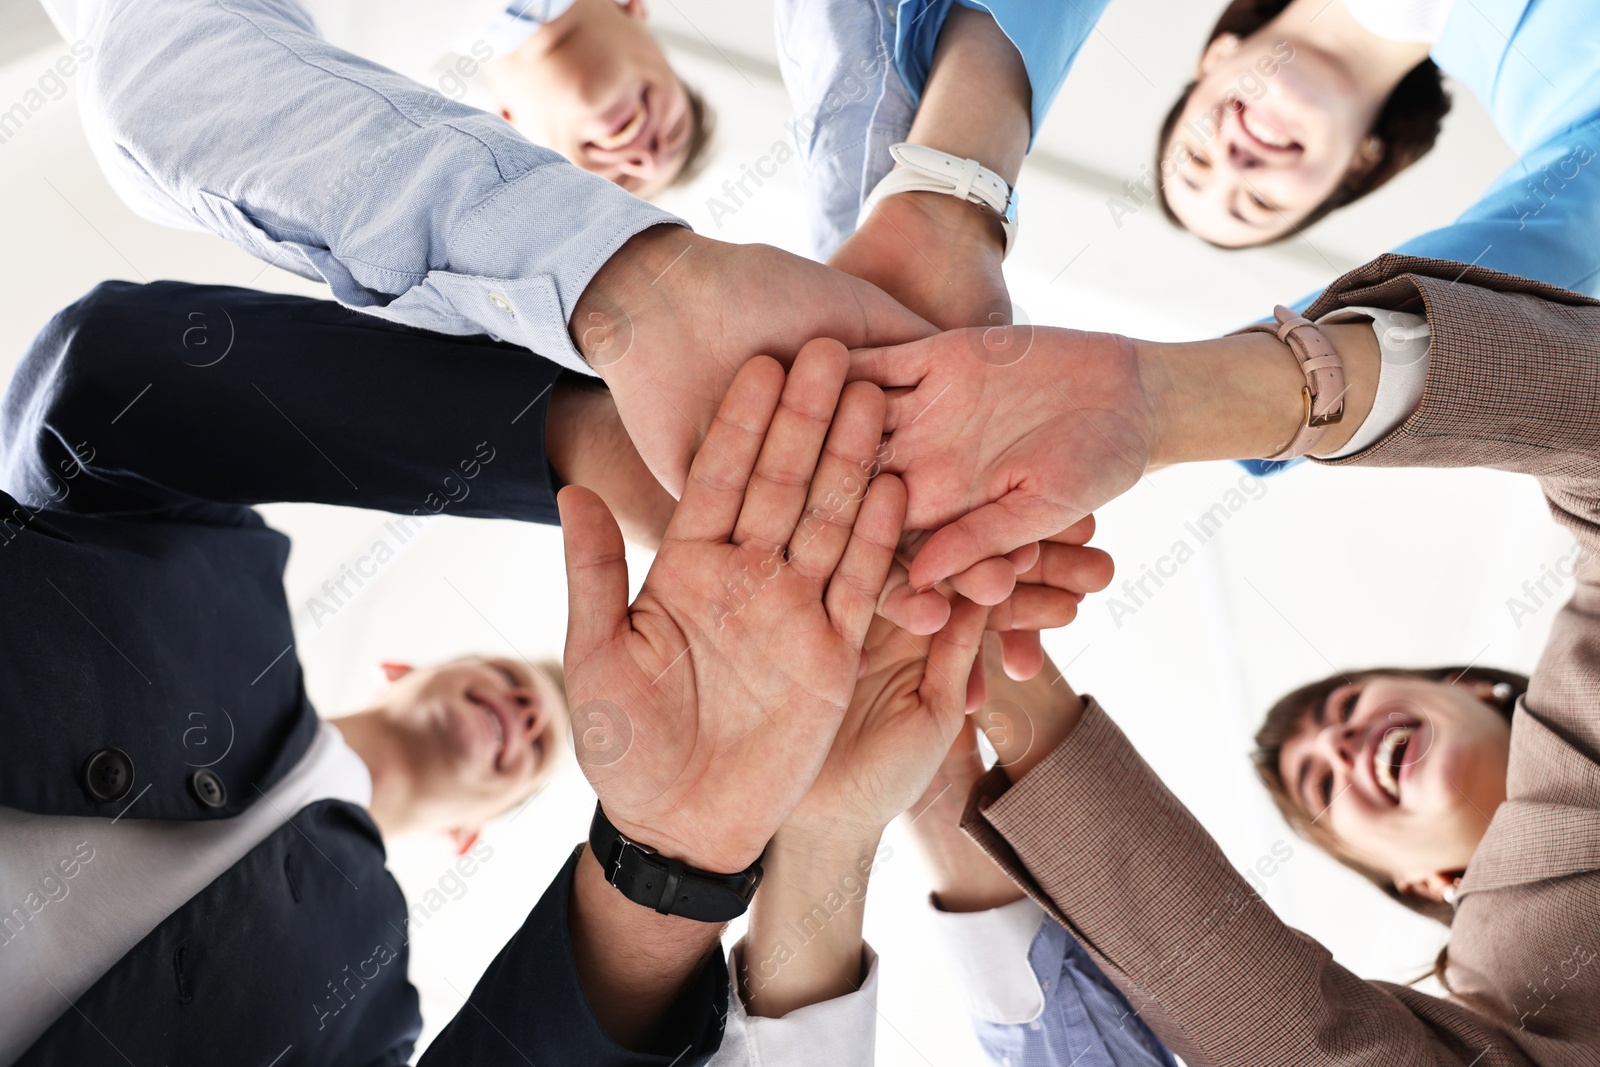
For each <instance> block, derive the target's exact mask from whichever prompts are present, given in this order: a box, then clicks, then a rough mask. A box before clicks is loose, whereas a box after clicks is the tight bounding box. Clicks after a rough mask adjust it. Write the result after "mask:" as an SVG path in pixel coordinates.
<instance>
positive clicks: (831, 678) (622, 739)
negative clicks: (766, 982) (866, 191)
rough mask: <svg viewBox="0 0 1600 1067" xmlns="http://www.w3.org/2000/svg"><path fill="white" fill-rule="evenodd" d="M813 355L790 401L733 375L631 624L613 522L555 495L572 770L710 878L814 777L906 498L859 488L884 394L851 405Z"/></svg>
mask: <svg viewBox="0 0 1600 1067" xmlns="http://www.w3.org/2000/svg"><path fill="white" fill-rule="evenodd" d="M808 352H809V353H814V355H802V356H801V357H800V358H799V359H798V360H797V361H796V365H795V369H794V371H793V372H792V374H791V375H790V376H789V379H788V383H787V385H786V386H785V385H784V384H783V383H784V377H783V374H782V371H781V369H780V368H779V367H778V366H777V365H776V364H775V363H773V362H772V361H771V360H766V359H761V360H756V361H752V362H751V363H750V364H749V365H748V366H747V367H745V368H744V369H743V370H741V372H740V373H739V375H738V376H737V378H736V379H735V381H734V383H733V384H732V386H731V387H730V389H729V392H728V395H727V397H726V399H725V400H724V402H723V405H722V407H721V409H720V411H719V412H718V418H717V422H716V424H715V426H714V427H713V428H712V431H711V433H710V435H709V436H708V437H707V439H706V447H705V448H704V449H703V450H702V451H701V453H700V455H699V456H698V457H697V458H696V460H695V463H694V467H693V469H692V471H691V474H690V479H689V485H688V488H687V489H686V491H685V493H684V496H683V499H682V501H681V503H680V504H679V507H678V509H677V511H676V513H675V514H674V515H673V518H672V521H671V523H670V524H669V526H668V529H667V534H666V537H665V539H664V541H663V543H662V547H661V550H660V552H659V553H658V554H657V556H656V559H655V562H654V564H653V565H652V566H651V569H650V574H649V576H648V577H647V578H646V579H645V583H644V587H643V589H642V590H641V592H640V594H639V596H638V598H637V599H636V600H635V601H634V603H633V605H632V608H631V609H629V607H628V605H627V567H626V564H625V562H624V561H623V559H622V541H621V536H620V534H619V533H618V532H617V529H616V524H615V522H614V521H613V520H612V519H611V517H610V514H609V512H607V511H606V510H605V507H604V505H603V504H601V503H600V501H599V499H598V497H595V496H594V495H593V494H592V493H589V492H588V491H587V490H584V489H580V488H576V487H569V488H568V489H565V490H563V491H562V497H561V506H562V525H563V529H564V533H565V538H566V544H567V557H568V560H567V566H568V574H569V595H570V598H571V618H570V621H569V629H568V637H567V652H566V667H567V683H568V689H569V692H570V694H571V699H572V704H573V721H574V734H575V743H576V748H577V753H578V759H579V763H580V765H581V766H582V768H583V771H584V773H585V775H587V776H588V778H589V780H590V782H591V784H592V785H593V786H594V788H595V791H596V792H597V793H598V794H599V795H600V798H601V801H602V803H603V805H604V806H605V809H606V812H607V814H608V816H609V817H610V818H611V821H612V822H613V823H614V824H615V825H616V826H617V828H618V829H619V830H620V831H622V832H623V833H624V834H625V835H627V836H629V837H633V838H635V839H637V840H640V841H642V842H644V843H646V844H648V845H650V846H652V847H654V848H656V849H657V850H659V851H661V852H663V853H666V854H668V855H670V856H673V857H674V858H677V859H681V860H684V861H685V862H689V863H692V864H695V865H698V866H702V867H707V868H711V869H718V870H728V871H734V870H740V869H742V868H744V867H745V866H747V865H748V864H749V863H750V862H752V861H753V860H754V859H755V858H756V857H757V856H759V855H760V853H761V851H762V849H763V848H764V847H765V845H766V843H767V841H768V840H769V839H770V838H771V836H772V834H773V833H774V832H775V831H776V829H777V827H778V826H779V825H781V824H782V822H783V820H784V818H785V817H786V816H787V815H788V813H789V811H790V810H791V809H792V808H793V806H794V805H795V803H796V802H798V800H799V799H800V797H801V796H802V795H803V794H804V793H805V790H806V788H807V786H808V785H809V783H810V782H811V779H812V778H813V777H814V776H815V774H816V772H817V769H818V767H819V766H820V765H821V763H822V761H823V759H824V757H825V756H826V754H827V751H828V748H829V744H830V742H831V739H832V737H833V734H834V732H835V730H836V729H837V728H838V724H839V722H840V719H841V718H842V717H843V715H844V712H845V709H846V707H847V706H848V704H849V701H850V695H851V691H852V688H853V686H854V684H855V678H856V673H857V669H858V666H859V663H860V654H861V646H862V641H863V639H864V638H865V635H866V632H867V627H868V623H869V622H870V620H871V617H872V611H873V605H874V603H875V602H876V599H877V596H878V593H879V590H880V589H881V587H882V584H883V580H884V575H885V574H886V573H887V571H888V567H889V563H890V560H891V558H892V555H893V550H894V545H895V542H896V540H897V539H898V537H899V533H900V519H901V516H902V514H903V511H904V492H903V488H902V487H901V486H900V484H899V482H898V481H897V480H896V479H895V478H893V477H892V476H889V477H886V478H881V479H879V480H878V481H875V482H874V483H873V484H872V487H871V489H870V490H867V489H866V483H865V480H864V479H863V478H862V477H861V468H862V466H863V464H865V463H867V462H869V461H870V458H871V456H872V453H873V450H874V449H875V447H876V445H877V442H878V438H879V433H880V429H881V426H882V415H883V398H882V394H881V393H879V392H878V391H877V390H876V389H874V388H873V387H871V386H860V387H858V386H851V387H849V388H847V389H845V390H844V395H843V397H842V399H841V398H840V386H841V384H842V382H843V379H844V374H845V369H846V365H847V356H846V354H845V352H844V351H843V349H842V348H840V347H839V346H837V345H831V346H830V345H829V344H828V343H827V342H819V343H818V344H817V345H814V346H812V347H811V349H809V350H808ZM780 389H781V390H782V406H781V408H779V409H778V410H777V413H776V414H774V409H775V408H778V392H779V390H780ZM836 401H837V404H838V408H837V412H835V402H836ZM830 417H831V419H832V427H831V430H830V427H829V420H830ZM769 422H770V430H769V428H768V427H769ZM825 434H826V435H827V450H826V452H825V453H823V451H822V446H823V436H824V435H825ZM763 437H765V443H763ZM758 451H759V453H760V455H759V459H758V458H757V452H758ZM819 454H821V456H822V458H821V460H820V461H819V460H818V456H819ZM852 485H853V486H855V487H856V488H855V489H854V490H853V491H851V489H850V487H851V486H852ZM808 487H809V488H808ZM863 494H864V499H863ZM830 498H831V501H830V506H829V507H828V508H827V514H828V518H829V521H827V522H825V523H822V524H820V525H819V526H817V527H808V526H806V525H803V524H802V525H800V526H798V527H797V523H798V522H799V520H800V518H801V516H802V515H807V516H809V515H811V514H813V513H814V509H815V508H819V507H823V506H824V501H827V500H829V499H830Z"/></svg>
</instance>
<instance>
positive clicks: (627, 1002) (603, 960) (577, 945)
mask: <svg viewBox="0 0 1600 1067" xmlns="http://www.w3.org/2000/svg"><path fill="white" fill-rule="evenodd" d="M570 914H571V934H572V954H573V959H574V961H575V962H576V964H577V969H578V977H579V980H580V981H581V982H582V984H583V992H584V996H585V997H586V999H587V1000H588V1002H589V1008H590V1010H591V1011H592V1012H593V1013H594V1017H595V1019H596V1021H598V1022H599V1024H600V1027H601V1029H603V1030H604V1031H605V1032H606V1034H607V1036H609V1037H610V1038H611V1039H612V1040H613V1041H615V1042H617V1044H619V1045H622V1046H623V1047H625V1048H630V1049H636V1050H639V1051H650V1052H658V1053H663V1054H667V1055H671V1054H673V1053H675V1052H677V1051H679V1050H678V1049H669V1048H667V1047H666V1046H665V1044H663V1043H662V1041H661V1040H660V1039H659V1037H658V1034H657V1031H658V1030H659V1029H660V1028H661V1026H662V1024H663V1022H664V1021H665V1020H666V1018H667V1015H668V1010H669V1009H670V1008H671V1007H672V1006H673V1003H674V1002H675V1001H676V1000H677V999H678V998H679V997H680V995H681V994H682V993H683V989H684V986H685V985H686V984H687V983H688V982H689V979H690V978H691V977H692V976H693V975H695V974H696V972H698V971H699V970H700V969H701V968H702V967H704V966H705V964H706V962H707V958H708V957H709V956H710V955H711V954H712V953H714V952H717V951H719V939H720V938H721V936H722V930H723V928H722V926H721V925H720V924H715V923H702V922H695V921H694V920H691V919H683V918H678V917H676V916H664V915H659V914H657V913H656V912H654V911H652V910H650V909H649V908H645V907H642V906H640V905H638V904H635V903H633V901H631V900H628V899H627V898H626V897H624V896H623V895H622V894H621V893H619V892H618V891H617V890H616V889H615V888H614V887H613V886H611V885H610V884H609V883H608V882H607V881H606V877H605V872H604V871H602V870H601V869H600V864H599V863H598V862H596V860H595V858H594V854H593V853H592V852H590V851H589V849H588V847H587V846H585V847H584V850H583V855H582V856H581V857H580V858H579V860H578V866H577V870H576V872H575V873H574V876H573V888H572V908H571V913H570Z"/></svg>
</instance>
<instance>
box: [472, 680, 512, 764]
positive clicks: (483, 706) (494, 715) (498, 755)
mask: <svg viewBox="0 0 1600 1067" xmlns="http://www.w3.org/2000/svg"><path fill="white" fill-rule="evenodd" d="M466 697H467V701H468V702H469V703H471V704H472V705H473V706H474V707H476V708H477V709H478V710H479V711H481V712H483V718H484V721H485V722H486V723H487V728H488V735H489V743H490V751H491V753H492V758H491V760H490V762H491V763H492V764H493V766H494V768H495V770H499V769H500V765H501V761H502V760H504V759H505V755H506V734H507V729H506V720H505V718H504V717H503V716H502V713H501V711H500V709H498V708H496V707H495V706H494V705H493V704H491V703H489V702H488V701H486V700H484V699H482V698H481V697H479V696H478V695H476V694H475V693H468V694H466Z"/></svg>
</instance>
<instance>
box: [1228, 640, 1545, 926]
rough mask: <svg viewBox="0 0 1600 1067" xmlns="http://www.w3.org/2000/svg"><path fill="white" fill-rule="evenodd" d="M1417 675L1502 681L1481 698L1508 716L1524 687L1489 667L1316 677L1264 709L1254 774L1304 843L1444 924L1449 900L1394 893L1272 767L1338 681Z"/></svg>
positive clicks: (1518, 677) (1522, 678) (1520, 679)
mask: <svg viewBox="0 0 1600 1067" xmlns="http://www.w3.org/2000/svg"><path fill="white" fill-rule="evenodd" d="M1385 676H1387V677H1400V678H1419V679H1421V680H1423V681H1427V682H1444V683H1448V684H1455V683H1460V682H1465V683H1467V684H1469V685H1470V684H1471V683H1473V682H1487V683H1489V684H1490V685H1497V684H1501V683H1504V684H1505V685H1506V686H1507V689H1506V690H1504V693H1505V695H1504V697H1501V696H1500V695H1496V696H1495V698H1494V699H1493V700H1490V701H1486V702H1485V703H1487V704H1489V706H1490V707H1492V708H1494V709H1495V710H1496V711H1498V712H1499V713H1500V714H1501V715H1504V716H1505V717H1506V718H1507V719H1508V720H1509V719H1510V718H1511V712H1512V709H1513V708H1514V707H1515V706H1516V702H1517V698H1518V697H1520V696H1521V695H1522V694H1523V693H1525V692H1527V690H1528V677H1527V675H1524V674H1517V673H1516V672H1514V671H1502V670H1496V669H1495V668H1492V667H1432V668H1425V669H1415V668H1403V667H1379V668H1375V669H1372V670H1365V671H1357V672H1353V673H1350V674H1337V675H1333V676H1332V677H1329V678H1323V679H1321V680H1320V681H1315V682H1311V683H1310V684H1308V685H1303V686H1301V687H1300V688H1299V689H1296V690H1295V691H1294V692H1292V693H1289V694H1288V695H1287V696H1285V697H1283V698H1282V699H1280V700H1279V701H1278V702H1277V703H1276V704H1274V705H1272V708H1271V709H1270V710H1269V711H1268V712H1267V718H1266V721H1265V722H1263V723H1262V724H1261V729H1259V730H1257V731H1256V750H1255V752H1254V753H1253V754H1252V757H1251V758H1252V760H1253V761H1254V763H1255V767H1256V774H1257V776H1258V777H1260V779H1261V782H1262V784H1263V785H1265V786H1266V787H1267V792H1268V793H1269V794H1271V795H1272V800H1273V803H1275V804H1277V806H1278V811H1279V812H1281V813H1282V814H1283V817H1284V820H1285V821H1286V822H1288V824H1289V825H1290V826H1291V827H1292V828H1293V829H1294V831H1295V832H1296V833H1298V834H1299V835H1300V836H1301V837H1303V838H1305V839H1306V840H1307V841H1310V842H1312V843H1313V844H1315V845H1318V846H1320V847H1321V848H1322V849H1323V850H1324V851H1326V852H1327V853H1328V854H1329V855H1331V856H1333V858H1334V859H1336V860H1338V861H1339V862H1340V863H1343V864H1344V865H1345V866H1346V867H1349V868H1350V869H1351V870H1353V871H1355V872H1356V873H1358V874H1360V875H1361V876H1362V877H1364V878H1366V879H1367V880H1368V881H1369V882H1371V883H1372V884H1373V885H1375V886H1377V887H1378V888H1379V889H1381V890H1383V891H1384V893H1386V894H1387V895H1388V896H1390V897H1391V898H1393V899H1394V900H1397V901H1399V902H1400V903H1401V904H1404V905H1405V906H1406V907H1408V908H1410V909H1411V910H1412V911H1414V912H1417V913H1418V914H1421V915H1426V916H1427V917H1428V918H1430V919H1435V920H1437V921H1439V922H1441V923H1444V924H1445V925H1446V926H1449V925H1450V920H1451V918H1452V917H1453V915H1454V913H1455V909H1454V908H1452V907H1451V906H1450V905H1449V904H1444V903H1441V902H1439V901H1433V900H1427V899H1424V898H1422V897H1416V896H1411V895H1408V894H1405V893H1402V892H1400V890H1399V889H1398V888H1396V887H1395V884H1394V880H1393V879H1392V878H1390V877H1389V876H1387V875H1386V874H1384V873H1383V872H1382V871H1379V870H1376V869H1374V868H1372V867H1368V866H1367V865H1366V864H1364V863H1362V862H1361V861H1360V860H1359V859H1357V858H1356V857H1355V855H1354V854H1353V853H1352V852H1351V851H1350V849H1349V848H1348V847H1347V846H1346V845H1345V844H1344V843H1343V842H1342V841H1340V840H1339V839H1338V838H1337V837H1335V836H1334V835H1333V833H1332V832H1330V831H1329V830H1328V829H1327V828H1326V827H1323V826H1321V825H1318V824H1317V823H1315V822H1313V821H1312V819H1311V817H1310V816H1308V815H1307V814H1306V812H1305V809H1303V808H1302V807H1301V806H1300V804H1299V803H1298V802H1297V801H1296V800H1295V798H1294V797H1293V796H1291V795H1290V793H1289V787H1288V784H1287V783H1286V782H1284V780H1283V775H1282V773H1281V772H1280V771H1279V769H1278V763H1279V759H1280V757H1281V756H1282V755H1283V746H1284V744H1285V743H1286V742H1287V741H1288V740H1289V739H1290V738H1291V737H1293V736H1294V735H1295V734H1297V733H1299V731H1300V728H1301V723H1302V722H1303V721H1304V719H1305V716H1306V714H1307V712H1310V711H1313V710H1314V709H1316V708H1320V707H1322V705H1323V704H1324V703H1325V702H1326V701H1327V699H1328V695H1329V694H1330V693H1332V692H1333V691H1334V690H1335V689H1337V688H1339V687H1340V686H1341V685H1346V684H1348V683H1350V682H1363V681H1366V680H1368V679H1371V678H1376V677H1385Z"/></svg>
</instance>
